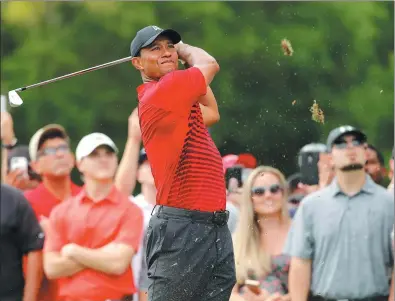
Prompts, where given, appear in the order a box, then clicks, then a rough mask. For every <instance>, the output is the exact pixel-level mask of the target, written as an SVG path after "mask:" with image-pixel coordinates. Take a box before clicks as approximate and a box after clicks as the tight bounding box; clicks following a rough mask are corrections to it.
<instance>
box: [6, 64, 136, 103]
mask: <svg viewBox="0 0 395 301" xmlns="http://www.w3.org/2000/svg"><path fill="white" fill-rule="evenodd" d="M131 60H132V57H131V56H128V57H125V58H123V59H119V60H116V61H112V62H108V63H105V64H102V65H98V66H94V67H90V68H87V69H84V70H80V71H77V72H73V73H70V74H66V75H63V76H59V77H56V78H53V79H49V80H46V81H43V82H40V83H37V84H33V85H30V86H26V87H21V88H18V89H14V90H12V91H9V92H8V100H9V103H10V106H12V107H19V106H20V105H22V104H23V100H22V98H21V97H20V96H19V94H18V92H22V91H26V90H28V89H31V88H36V87H40V86H44V85H47V84H50V83H54V82H57V81H59V80H63V79H66V78H70V77H73V76H78V75H82V74H85V73H88V72H92V71H96V70H99V69H103V68H107V67H111V66H115V65H118V64H121V63H124V62H128V61H131Z"/></svg>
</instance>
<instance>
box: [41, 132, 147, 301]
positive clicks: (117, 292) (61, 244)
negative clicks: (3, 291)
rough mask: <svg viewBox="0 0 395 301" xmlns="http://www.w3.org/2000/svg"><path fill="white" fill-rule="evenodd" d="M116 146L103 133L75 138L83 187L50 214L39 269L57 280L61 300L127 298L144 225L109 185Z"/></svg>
mask: <svg viewBox="0 0 395 301" xmlns="http://www.w3.org/2000/svg"><path fill="white" fill-rule="evenodd" d="M117 152H118V149H117V147H116V146H115V144H114V142H113V141H112V140H111V139H110V138H109V137H108V136H106V135H104V134H102V133H92V134H90V135H87V136H85V137H84V138H82V140H81V141H80V142H79V144H78V146H77V150H76V161H77V167H78V169H79V171H80V172H81V173H82V175H83V178H84V182H85V186H84V188H83V190H82V191H81V192H80V193H79V194H78V195H77V196H76V197H74V198H71V199H70V200H68V201H67V202H63V203H62V204H60V205H59V206H57V207H56V208H55V209H54V210H53V211H52V213H51V216H50V219H49V223H48V228H47V237H46V240H45V245H44V271H45V274H46V275H47V277H48V278H50V279H59V281H58V286H59V296H60V298H61V299H62V300H64V301H105V300H106V301H107V300H131V299H130V297H129V296H130V295H132V294H133V293H135V292H136V288H135V286H134V282H133V273H132V269H131V265H130V263H131V261H132V257H133V255H134V254H135V253H136V251H137V250H138V247H139V242H140V240H141V236H142V230H143V215H142V212H141V210H140V208H138V207H137V205H134V204H133V203H132V202H130V201H129V199H128V196H127V195H125V194H123V193H121V192H120V191H119V190H118V189H117V188H115V184H114V176H115V172H116V170H117V167H118V163H117V155H116V153H117Z"/></svg>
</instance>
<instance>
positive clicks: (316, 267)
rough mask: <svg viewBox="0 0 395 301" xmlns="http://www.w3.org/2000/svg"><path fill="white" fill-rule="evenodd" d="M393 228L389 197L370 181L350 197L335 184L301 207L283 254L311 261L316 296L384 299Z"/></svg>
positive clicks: (312, 287) (386, 192) (387, 285)
mask: <svg viewBox="0 0 395 301" xmlns="http://www.w3.org/2000/svg"><path fill="white" fill-rule="evenodd" d="M393 223H394V200H393V196H392V195H391V194H390V193H388V191H387V190H385V189H384V188H383V187H381V186H379V185H377V184H375V183H374V182H373V180H372V179H371V178H370V176H366V181H365V184H364V186H363V187H362V189H361V191H360V192H358V193H357V194H356V195H354V196H352V197H350V196H347V195H345V194H344V193H343V192H342V191H341V189H340V187H339V185H338V183H337V180H336V179H334V180H333V182H332V183H331V185H329V186H328V187H326V188H324V189H322V190H319V191H317V192H315V193H313V194H311V195H309V196H307V197H306V198H305V199H304V200H303V201H302V203H301V205H300V207H299V208H298V211H297V213H296V215H295V217H294V220H293V223H292V227H291V229H290V232H289V236H288V239H287V242H286V245H285V251H284V252H285V253H286V254H289V255H290V256H293V257H299V258H304V259H311V260H312V280H311V291H312V293H313V294H314V295H321V296H323V297H325V298H329V299H362V298H367V297H372V296H386V295H388V293H389V275H388V271H389V269H390V268H391V267H392V266H393V255H392V251H391V231H392V227H393Z"/></svg>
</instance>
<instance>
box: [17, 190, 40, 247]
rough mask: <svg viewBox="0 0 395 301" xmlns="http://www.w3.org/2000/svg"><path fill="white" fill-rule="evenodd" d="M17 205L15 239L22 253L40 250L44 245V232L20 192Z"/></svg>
mask: <svg viewBox="0 0 395 301" xmlns="http://www.w3.org/2000/svg"><path fill="white" fill-rule="evenodd" d="M19 197H20V198H21V200H20V202H19V207H18V224H19V228H18V231H17V239H18V242H19V245H20V248H21V251H22V253H23V254H27V253H29V252H32V251H38V250H42V248H43V245H44V232H43V229H42V228H41V227H40V224H39V222H38V220H37V217H36V215H35V213H34V211H33V208H32V207H31V206H30V204H29V202H28V201H27V200H26V198H25V197H24V196H23V195H22V194H21V195H18V198H19Z"/></svg>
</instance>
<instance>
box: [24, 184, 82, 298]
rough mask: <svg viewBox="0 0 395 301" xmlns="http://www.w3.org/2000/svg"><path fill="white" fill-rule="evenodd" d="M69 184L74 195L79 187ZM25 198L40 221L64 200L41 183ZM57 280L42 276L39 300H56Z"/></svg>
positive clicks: (27, 192) (29, 191)
mask: <svg viewBox="0 0 395 301" xmlns="http://www.w3.org/2000/svg"><path fill="white" fill-rule="evenodd" d="M70 183H71V184H70V185H71V195H72V196H75V195H77V194H78V193H79V192H80V191H81V187H80V186H77V185H76V184H74V183H72V182H70ZM24 195H25V197H26V199H27V200H28V201H29V203H30V205H31V206H32V208H33V210H34V213H35V214H36V217H37V219H38V220H39V221H40V219H41V217H42V216H44V217H47V218H48V217H49V215H50V214H51V212H52V209H53V208H55V207H56V206H57V205H59V204H60V203H62V202H63V201H64V200H60V199H58V198H57V197H56V196H54V195H53V194H52V193H51V192H50V191H49V190H48V189H47V187H45V185H44V184H43V183H40V185H38V186H37V187H36V188H35V189H32V190H28V191H26V192H25V193H24ZM24 261H25V264H24V266H25V273H26V259H25V260H24ZM56 282H57V281H56V280H48V279H46V278H45V277H44V279H43V282H42V285H41V287H40V292H39V297H38V300H39V301H56V300H57V294H58V291H57V290H58V289H57V283H56Z"/></svg>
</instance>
